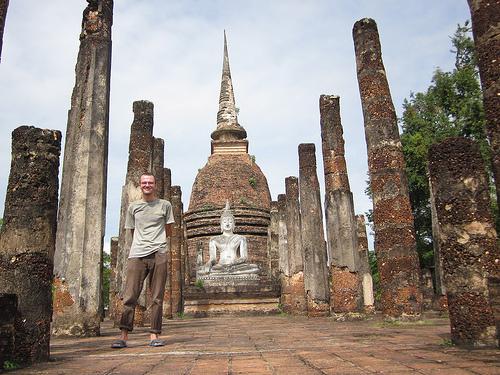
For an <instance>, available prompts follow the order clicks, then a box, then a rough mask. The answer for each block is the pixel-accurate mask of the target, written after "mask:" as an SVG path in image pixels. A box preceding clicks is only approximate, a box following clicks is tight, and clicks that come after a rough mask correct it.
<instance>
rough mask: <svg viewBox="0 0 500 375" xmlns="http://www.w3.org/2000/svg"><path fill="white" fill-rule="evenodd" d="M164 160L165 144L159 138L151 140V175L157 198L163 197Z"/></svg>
mask: <svg viewBox="0 0 500 375" xmlns="http://www.w3.org/2000/svg"><path fill="white" fill-rule="evenodd" d="M164 160H165V142H164V141H163V139H161V138H153V160H152V163H151V164H152V166H151V169H152V173H153V174H154V176H155V180H156V194H157V195H158V197H163V196H165V179H164V169H165V168H163V166H164Z"/></svg>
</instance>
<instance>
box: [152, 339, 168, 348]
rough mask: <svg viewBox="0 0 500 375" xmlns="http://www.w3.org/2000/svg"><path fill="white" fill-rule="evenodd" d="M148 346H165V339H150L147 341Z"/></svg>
mask: <svg viewBox="0 0 500 375" xmlns="http://www.w3.org/2000/svg"><path fill="white" fill-rule="evenodd" d="M149 346H154V347H157V346H165V341H163V340H160V339H154V340H151V342H150V343H149Z"/></svg>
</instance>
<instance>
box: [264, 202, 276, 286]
mask: <svg viewBox="0 0 500 375" xmlns="http://www.w3.org/2000/svg"><path fill="white" fill-rule="evenodd" d="M278 232H279V215H278V202H277V201H271V210H270V224H269V227H268V229H267V254H268V255H267V257H268V259H269V269H270V270H271V278H272V279H273V280H275V281H277V280H279V250H278V249H279V243H278V236H279V234H278Z"/></svg>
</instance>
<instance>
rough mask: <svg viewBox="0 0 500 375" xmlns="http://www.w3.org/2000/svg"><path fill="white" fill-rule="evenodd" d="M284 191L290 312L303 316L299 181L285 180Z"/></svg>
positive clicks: (288, 178) (291, 177)
mask: <svg viewBox="0 0 500 375" xmlns="http://www.w3.org/2000/svg"><path fill="white" fill-rule="evenodd" d="M285 191H286V199H285V200H286V215H285V219H286V232H287V244H288V265H289V273H290V279H289V292H290V312H291V313H292V314H295V315H303V314H307V301H306V295H305V286H304V254H303V253H302V240H301V234H300V204H299V179H298V178H297V177H294V176H290V177H287V178H285Z"/></svg>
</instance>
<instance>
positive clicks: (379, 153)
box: [353, 18, 422, 318]
mask: <svg viewBox="0 0 500 375" xmlns="http://www.w3.org/2000/svg"><path fill="white" fill-rule="evenodd" d="M353 38H354V47H355V51H356V65H357V75H358V83H359V91H360V95H361V104H362V107H363V117H364V123H365V137H366V145H367V149H368V169H369V174H370V187H371V191H372V198H373V221H374V227H375V251H376V253H377V262H378V269H379V272H380V286H381V289H382V299H381V305H382V311H383V313H384V314H385V315H386V316H387V317H393V318H405V317H409V318H414V317H419V316H420V313H421V303H422V293H421V291H420V267H419V261H418V255H417V249H416V240H415V231H414V225H413V215H412V211H411V205H410V198H409V195H408V181H407V178H406V173H405V161H404V157H403V151H402V146H401V141H400V138H399V133H398V125H397V118H396V112H395V110H394V105H393V103H392V98H391V93H390V90H389V84H388V82H387V77H386V73H385V69H384V64H383V62H382V53H381V49H380V42H379V37H378V30H377V25H376V23H375V21H374V20H372V19H369V18H364V19H362V20H360V21H357V22H356V23H355V24H354V28H353Z"/></svg>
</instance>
